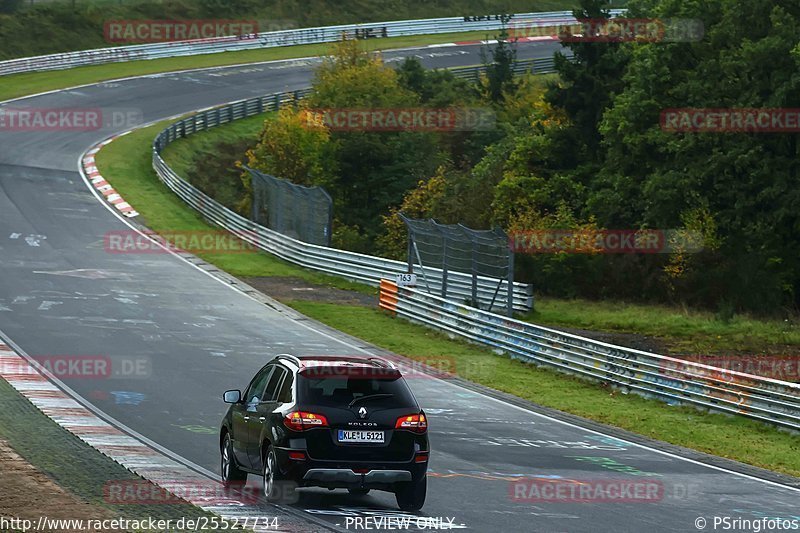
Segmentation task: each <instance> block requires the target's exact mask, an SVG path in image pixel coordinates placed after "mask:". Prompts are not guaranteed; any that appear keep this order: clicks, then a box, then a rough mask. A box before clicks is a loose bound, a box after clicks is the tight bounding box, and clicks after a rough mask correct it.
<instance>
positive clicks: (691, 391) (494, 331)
mask: <svg viewBox="0 0 800 533" xmlns="http://www.w3.org/2000/svg"><path fill="white" fill-rule="evenodd" d="M380 307H381V308H383V309H386V310H388V311H391V312H392V313H395V314H396V315H398V316H401V317H404V318H406V319H408V320H411V321H413V322H416V323H420V324H424V325H426V326H429V327H432V328H435V329H438V330H441V331H444V332H446V333H448V334H451V335H456V336H459V337H462V338H464V339H467V340H469V341H472V342H476V343H480V344H484V345H487V346H491V347H492V348H494V349H496V350H500V351H502V352H504V353H506V354H508V355H510V356H511V357H512V358H516V359H520V360H524V361H528V362H531V363H535V364H537V365H542V366H547V367H551V368H555V369H557V370H559V371H562V372H566V373H570V374H575V375H578V376H582V377H584V378H589V379H592V380H596V381H601V382H604V383H608V384H611V385H612V386H614V387H617V388H619V389H621V390H622V391H623V392H626V393H627V392H631V393H635V394H639V395H642V396H645V397H649V398H656V399H659V400H662V401H666V402H668V403H670V404H690V405H693V406H695V407H699V408H704V409H709V410H713V411H720V412H724V413H729V414H735V415H741V416H746V417H748V418H752V419H755V420H760V421H762V422H767V423H770V424H774V425H777V426H780V427H783V428H788V429H791V430H795V431H798V430H800V384H798V383H789V382H785V381H779V380H775V379H771V378H767V377H762V376H754V375H750V374H744V373H741V372H735V371H730V370H727V369H720V368H716V367H712V366H708V365H703V364H700V363H695V362H692V361H684V360H680V359H675V358H672V357H667V356H663V355H657V354H653V353H649V352H642V351H638V350H632V349H629V348H623V347H620V346H614V345H611V344H606V343H603V342H598V341H594V340H591V339H586V338H583V337H579V336H576V335H571V334H568V333H564V332H561V331H556V330H552V329H548V328H543V327H540V326H536V325H533V324H529V323H527V322H522V321H519V320H514V319H510V318H506V317H503V316H500V315H496V314H493V313H489V312H486V311H482V310H480V309H475V308H473V307H468V306H466V305H463V304H459V303H454V302H450V301H446V300H443V299H441V298H439V297H437V296H434V295H432V294H428V293H425V292H422V291H419V290H415V289H410V288H398V287H397V285H395V284H394V283H393V282H391V281H387V280H382V281H381V291H380Z"/></svg>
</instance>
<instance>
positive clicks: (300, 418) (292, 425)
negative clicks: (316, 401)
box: [283, 411, 328, 431]
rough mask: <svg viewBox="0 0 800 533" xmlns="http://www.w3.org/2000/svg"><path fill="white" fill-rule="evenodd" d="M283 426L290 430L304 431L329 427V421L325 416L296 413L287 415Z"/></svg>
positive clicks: (303, 412) (302, 412)
mask: <svg viewBox="0 0 800 533" xmlns="http://www.w3.org/2000/svg"><path fill="white" fill-rule="evenodd" d="M283 424H284V425H285V426H286V427H287V428H289V429H293V430H295V431H304V430H306V429H314V428H325V427H328V419H327V418H325V416H324V415H318V414H316V413H307V412H305V411H294V412H293V413H289V414H288V415H286V418H284V419H283Z"/></svg>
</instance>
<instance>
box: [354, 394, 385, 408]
mask: <svg viewBox="0 0 800 533" xmlns="http://www.w3.org/2000/svg"><path fill="white" fill-rule="evenodd" d="M392 396H394V394H389V393H388V392H384V393H381V394H367V395H366V396H359V397H358V398H353V401H352V402H350V404H349V405H348V406H347V407H353V405H354V404H356V403H357V402H360V401H361V400H373V399H376V398H391V397H392Z"/></svg>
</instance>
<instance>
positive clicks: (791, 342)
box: [524, 298, 800, 355]
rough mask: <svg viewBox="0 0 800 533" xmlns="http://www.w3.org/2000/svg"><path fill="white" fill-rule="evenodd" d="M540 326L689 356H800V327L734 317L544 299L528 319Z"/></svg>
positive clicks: (611, 303)
mask: <svg viewBox="0 0 800 533" xmlns="http://www.w3.org/2000/svg"><path fill="white" fill-rule="evenodd" d="M524 318H525V319H526V320H530V321H532V322H536V323H537V324H546V325H551V326H563V327H570V328H581V329H589V330H596V331H615V332H621V333H635V334H640V335H647V336H650V337H659V338H661V339H664V340H665V341H666V344H667V345H668V346H669V348H670V350H671V351H673V352H675V353H684V354H708V353H711V352H735V353H737V354H748V355H761V354H765V353H769V354H773V355H781V354H785V355H789V354H790V353H794V354H798V353H800V323H798V322H792V321H790V320H760V319H759V320H757V319H754V318H750V317H748V316H735V317H733V318H732V319H731V320H729V321H723V320H719V319H717V318H716V317H715V315H714V313H709V312H703V311H694V310H691V311H690V310H688V309H680V308H677V307H666V306H657V305H637V304H630V303H623V302H607V301H606V302H595V301H588V300H558V299H550V298H542V299H540V300H538V301H537V303H536V310H535V311H534V312H531V313H529V314H528V315H526V316H525V317H524Z"/></svg>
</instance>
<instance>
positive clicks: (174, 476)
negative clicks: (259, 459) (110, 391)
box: [0, 342, 306, 532]
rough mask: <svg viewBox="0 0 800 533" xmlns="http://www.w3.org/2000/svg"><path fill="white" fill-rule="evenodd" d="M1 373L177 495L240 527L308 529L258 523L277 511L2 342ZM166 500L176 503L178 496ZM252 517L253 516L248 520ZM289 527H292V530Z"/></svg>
mask: <svg viewBox="0 0 800 533" xmlns="http://www.w3.org/2000/svg"><path fill="white" fill-rule="evenodd" d="M0 377H2V379H4V380H5V381H7V382H8V383H9V384H10V385H11V386H12V387H14V389H16V390H17V391H18V392H19V393H20V394H22V395H23V396H25V398H27V399H28V400H29V401H30V402H31V403H32V404H33V405H35V406H36V407H37V408H38V409H39V410H40V411H41V412H42V413H44V414H45V415H47V416H48V417H49V418H50V419H52V420H53V421H54V422H56V423H57V424H58V425H60V426H61V427H63V428H64V429H66V430H67V431H69V432H70V433H72V434H73V435H75V436H76V437H78V438H79V439H81V440H82V441H83V442H85V443H86V444H88V445H89V446H91V447H93V448H95V449H96V450H98V451H99V452H100V453H102V454H103V455H105V456H107V457H109V458H111V459H112V460H113V461H115V462H117V463H119V464H120V465H122V466H123V467H125V468H126V469H128V470H130V471H131V472H133V473H135V474H137V475H139V476H141V477H142V478H144V479H146V480H147V481H149V482H151V483H153V484H155V485H157V486H158V487H160V488H161V489H164V490H165V491H168V492H169V493H171V494H173V495H175V496H176V497H179V498H180V499H182V500H185V501H187V502H188V503H191V504H192V505H195V506H197V507H199V508H201V509H203V510H204V511H207V512H210V513H213V514H216V515H218V516H220V517H222V518H224V519H227V520H231V521H233V520H234V519H238V523H239V524H240V525H241V524H247V529H251V530H254V531H273V532H274V531H303V530H306V529H305V528H300V527H299V523H298V521H297V519H294V520H292V522H293V524H286V523H281V522H282V521H283V515H284V513H280V515H279V516H278V527H279V529H275V524H274V522H270V523H265V522H264V521H263V520H262V521H261V523H260V524H257V525H254V524H255V521H254V520H253V518H252V517H253V516H255V515H259V516H262V517H263V516H264V515H267V514H272V516H275V511H277V509H274V508H271V509H269V510H266V509H262V510H258V509H254V508H253V507H252V506H251V507H250V508H249V509H248V506H247V504H245V503H243V502H242V501H240V500H237V499H235V498H233V497H229V496H226V495H225V493H224V491H223V489H222V484H221V483H219V482H218V481H214V480H210V479H209V478H208V477H206V476H203V475H201V474H199V473H197V472H195V471H194V470H192V469H190V468H189V467H187V466H185V465H183V464H181V463H179V462H177V461H175V460H173V459H171V458H170V457H168V456H166V455H164V454H162V453H160V452H159V451H157V450H154V449H153V448H151V447H150V446H147V445H146V444H144V443H143V442H141V441H139V440H138V439H136V438H134V437H132V436H130V435H128V434H126V433H124V432H122V431H121V430H119V429H117V428H116V427H114V426H112V425H111V424H109V423H107V422H105V421H103V420H102V419H100V418H99V417H98V416H97V415H95V414H94V413H93V412H91V411H90V410H89V409H87V408H86V407H84V406H83V405H81V404H80V403H78V402H77V401H75V400H74V399H72V398H71V397H70V396H69V395H67V394H66V393H65V392H63V391H62V390H61V389H59V388H58V387H56V385H54V384H53V383H51V382H50V381H49V379H48V378H47V377H46V376H45V375H43V374H42V372H41V370H40V369H39V368H36V367H34V366H33V365H31V364H30V363H29V362H28V361H27V360H26V359H25V358H23V357H22V356H20V355H18V354H17V353H16V352H15V351H14V350H13V349H12V348H11V347H10V346H8V345H6V344H4V343H2V342H0ZM110 483H113V480H110ZM130 483H131V482H130V481H121V480H120V481H119V484H120V485H121V486H122V487H124V488H123V489H122V492H123V493H125V490H126V489H127V488H128V486H127V485H126V484H130ZM134 483H135V482H134ZM132 488H133V489H137V486H136V485H133V486H132ZM104 492H105V488H104ZM148 494H150V493H149V492H148ZM111 503H114V502H113V501H112V502H111ZM127 503H135V502H127ZM165 503H174V500H170V501H169V502H165ZM148 504H149V502H148ZM248 517H250V520H249V521H246V520H245V519H247V518H248ZM287 518H288V517H287ZM290 520H291V519H290ZM287 526H288V527H290V528H291V529H287Z"/></svg>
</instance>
